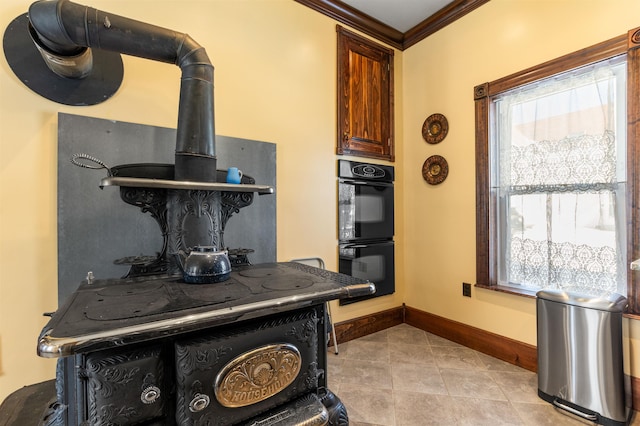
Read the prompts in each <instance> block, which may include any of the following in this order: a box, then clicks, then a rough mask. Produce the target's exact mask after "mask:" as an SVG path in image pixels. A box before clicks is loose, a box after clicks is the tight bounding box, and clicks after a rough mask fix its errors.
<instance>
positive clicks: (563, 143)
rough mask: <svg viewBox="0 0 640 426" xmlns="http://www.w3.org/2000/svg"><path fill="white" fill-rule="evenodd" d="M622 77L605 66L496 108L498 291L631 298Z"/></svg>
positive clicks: (620, 70) (620, 69)
mask: <svg viewBox="0 0 640 426" xmlns="http://www.w3.org/2000/svg"><path fill="white" fill-rule="evenodd" d="M625 70H626V67H625V66H624V63H609V62H607V63H603V64H598V65H596V66H592V67H590V68H589V69H581V70H578V71H574V72H572V73H568V74H562V75H561V76H558V77H554V78H552V79H548V80H546V81H544V82H542V83H540V82H538V83H535V84H534V85H530V86H526V87H524V88H522V89H519V90H517V91H512V92H509V93H507V94H505V95H503V96H501V97H500V98H499V99H497V100H496V103H495V112H496V115H495V116H496V137H497V140H496V147H497V150H496V151H495V153H494V156H495V158H496V160H497V162H496V163H497V166H496V163H494V167H495V169H494V170H495V171H494V173H493V178H494V190H495V191H496V194H497V200H498V205H497V214H498V217H499V218H500V226H499V252H500V253H501V256H500V258H499V261H498V269H499V280H500V282H501V284H507V285H521V286H524V287H528V288H534V289H537V288H565V289H572V290H578V291H582V292H589V293H601V292H618V293H622V294H625V293H626V273H625V272H626V271H625V265H626V259H625V250H624V247H625V243H626V242H625V240H626V234H625V223H626V221H625V202H624V193H625V191H624V189H625V188H624V187H625V185H624V181H625V175H626V173H625V143H624V142H625V137H624V136H625V134H624V130H623V129H624V128H625V126H624V121H625V115H626V114H625V111H624V105H625V100H624V93H625V89H624V88H625V82H624V79H625V76H624V72H625ZM621 94H622V96H621Z"/></svg>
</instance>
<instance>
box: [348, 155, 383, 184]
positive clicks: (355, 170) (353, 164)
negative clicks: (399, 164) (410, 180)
mask: <svg viewBox="0 0 640 426" xmlns="http://www.w3.org/2000/svg"><path fill="white" fill-rule="evenodd" d="M338 177H339V178H345V179H365V180H373V181H378V182H393V178H394V168H393V166H384V165H381V164H370V163H359V162H357V161H348V160H338Z"/></svg>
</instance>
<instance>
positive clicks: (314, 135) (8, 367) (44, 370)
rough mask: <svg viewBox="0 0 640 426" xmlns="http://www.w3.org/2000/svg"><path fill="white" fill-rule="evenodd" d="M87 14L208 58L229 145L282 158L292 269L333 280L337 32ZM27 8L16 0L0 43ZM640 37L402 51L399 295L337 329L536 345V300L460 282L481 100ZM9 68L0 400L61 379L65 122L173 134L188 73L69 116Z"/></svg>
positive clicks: (482, 37)
mask: <svg viewBox="0 0 640 426" xmlns="http://www.w3.org/2000/svg"><path fill="white" fill-rule="evenodd" d="M82 3H86V4H90V5H91V6H93V7H96V8H99V9H103V10H108V11H110V12H114V13H117V14H120V15H125V16H129V17H133V18H137V19H140V20H144V21H146V22H150V23H154V24H156V25H160V26H164V27H168V28H171V29H174V30H176V31H181V32H188V33H189V34H190V35H191V36H192V37H193V38H194V39H195V40H196V41H198V42H199V43H200V44H202V45H203V46H205V47H206V49H207V52H208V53H209V56H210V57H211V59H212V61H213V63H214V65H215V67H216V71H215V73H216V74H215V102H216V131H217V133H218V134H221V135H228V136H235V137H241V138H249V139H258V140H265V141H270V142H274V143H276V144H277V156H278V175H277V180H278V185H277V197H278V205H277V209H278V218H277V219H278V221H277V226H278V232H277V236H278V259H279V260H283V261H284V260H288V259H291V258H297V257H309V256H320V257H322V258H324V260H325V261H326V263H327V267H328V268H329V269H332V270H335V269H336V268H337V252H336V243H337V238H336V218H335V216H336V215H335V212H336V193H335V191H336V182H335V162H336V156H335V154H334V153H335V148H334V146H335V134H334V133H335V128H336V123H335V116H336V109H335V103H336V102H335V88H336V80H335V79H336V77H335V74H336V72H335V67H336V64H335V56H336V48H335V44H336V43H335V38H336V35H335V34H336V33H335V24H336V22H335V21H332V20H331V19H329V18H326V17H324V16H322V15H320V14H319V13H317V12H314V11H312V10H311V9H309V8H307V7H305V6H301V5H299V4H298V3H296V2H294V1H292V0H200V1H197V0H182V1H180V2H178V1H175V0H174V1H160V0H137V1H124V0H111V1H107V0H95V1H86V2H82ZM29 4H30V1H29V0H4V1H3V2H2V6H1V7H0V27H1V28H2V30H3V31H4V28H6V26H7V25H8V24H9V22H10V21H11V20H12V19H14V18H15V17H16V16H18V15H19V14H22V13H24V12H25V11H26V9H27V7H28V5H29ZM629 11H630V12H629ZM638 25H640V4H639V3H638V2H637V1H636V0H616V1H614V2H611V1H610V0H572V1H569V0H564V1H563V0H555V1H545V0H537V1H526V0H492V1H491V2H490V3H488V4H486V5H484V6H482V7H481V8H480V9H478V10H476V11H474V12H473V13H472V14H471V15H469V16H467V17H465V18H463V19H462V20H460V21H458V22H456V23H454V24H453V25H451V26H449V27H447V28H445V29H444V30H441V31H439V32H438V33H436V34H435V35H432V36H431V37H429V38H427V39H426V40H424V41H422V42H421V43H419V44H417V45H415V46H413V47H411V48H410V49H408V50H407V51H405V52H399V51H396V56H395V69H396V98H395V100H396V106H395V113H396V143H397V148H396V154H397V155H396V158H397V161H396V163H395V166H396V171H397V185H396V203H397V204H396V205H397V213H396V234H397V235H396V241H397V266H396V267H397V284H398V291H397V293H396V294H395V295H393V296H385V297H383V298H380V299H375V300H372V301H367V302H363V303H358V304H355V305H350V306H348V307H344V308H339V307H338V306H337V305H335V304H334V306H333V316H334V320H335V321H342V320H346V319H350V318H353V317H356V316H360V315H364V314H367V313H372V312H377V311H380V310H384V309H388V308H391V307H395V306H399V305H400V304H401V303H402V302H406V303H407V304H408V305H410V306H412V307H415V308H418V309H422V310H425V311H428V312H432V313H434V314H437V315H441V316H444V317H447V318H450V319H453V320H455V321H460V322H463V323H467V324H471V325H474V326H476V327H480V328H483V329H486V330H489V331H492V332H494V333H498V334H501V335H504V336H507V337H511V338H514V339H516V340H520V341H524V342H527V343H531V344H535V306H534V303H533V302H532V301H531V300H526V299H523V298H520V297H515V296H509V295H504V294H499V293H495V292H490V291H483V290H478V289H474V291H473V297H472V298H471V299H469V298H463V297H462V296H461V282H463V281H466V282H471V283H473V282H474V279H475V252H474V250H475V240H474V235H475V234H474V231H475V222H474V221H475V205H474V188H475V187H474V184H475V183H474V147H473V138H474V135H473V97H472V93H473V92H472V88H473V86H475V85H476V84H479V83H482V82H485V81H490V80H493V79H496V78H499V77H501V76H503V75H506V74H509V73H511V72H515V71H518V70H520V69H522V68H526V67H528V66H531V65H535V64H537V63H540V62H543V61H546V60H548V59H552V58H554V57H557V56H559V55H562V54H564V53H568V52H571V51H574V50H577V49H580V48H582V47H586V46H589V45H591V44H594V43H596V42H599V41H602V40H604V39H607V38H611V37H613V36H616V35H619V34H621V33H623V32H626V30H627V29H629V28H632V27H635V26H638ZM1 56H2V59H0V400H2V399H4V398H5V397H6V395H8V394H9V393H11V392H13V391H14V390H16V389H17V388H19V387H21V386H23V385H27V384H31V383H35V382H39V381H42V380H46V379H49V378H52V377H53V376H54V363H53V362H52V361H51V360H45V359H42V358H38V357H37V356H36V355H35V347H36V337H37V335H38V334H39V332H40V330H41V329H42V327H43V326H44V325H45V323H46V318H43V317H42V316H41V314H42V312H47V311H52V310H55V309H56V307H57V306H56V305H57V304H56V285H57V283H56V275H57V271H56V238H57V236H56V227H57V226H56V225H57V224H56V167H57V163H56V162H57V159H56V149H57V148H56V143H57V138H56V126H57V117H56V115H57V113H58V112H65V113H72V114H80V115H86V116H92V117H99V118H106V119H113V120H118V121H130V122H136V123H142V124H149V125H156V126H165V127H175V122H176V114H177V96H178V80H179V69H178V68H177V67H173V66H170V65H166V64H159V63H155V62H150V61H145V60H140V59H136V58H131V57H124V63H125V78H124V81H123V85H122V88H121V89H120V90H119V91H118V93H117V94H116V95H115V96H114V97H113V98H112V99H110V100H109V101H107V102H105V103H103V104H101V105H97V106H93V107H67V106H63V105H59V104H55V103H53V102H50V101H47V100H46V99H43V98H41V97H40V96H38V95H36V94H33V93H32V92H30V91H29V90H28V89H26V88H25V87H24V86H23V85H22V84H21V83H20V82H19V81H18V79H17V78H16V77H15V76H14V75H13V73H12V72H11V71H10V69H9V67H8V64H7V62H6V60H5V59H4V56H3V55H1ZM435 112H439V113H442V114H445V115H446V116H447V118H448V119H449V125H450V132H449V135H448V136H447V138H446V139H445V140H444V142H442V143H441V144H439V145H435V146H431V145H427V144H426V143H425V142H424V141H423V140H422V138H421V134H420V129H421V126H422V122H423V121H424V119H425V118H426V117H427V116H428V115H430V114H432V113H435ZM433 154H439V155H443V156H445V157H446V158H447V160H448V161H449V165H450V174H449V177H448V179H447V180H446V181H445V182H444V183H443V184H441V185H439V186H436V187H431V186H429V185H427V184H426V183H425V182H424V181H423V180H422V177H421V174H420V170H421V167H422V162H423V161H424V160H425V159H426V158H427V157H428V156H429V155H433ZM634 323H635V322H634ZM630 334H631V335H632V337H633V336H634V335H638V336H640V327H636V326H635V324H632V325H631V327H630ZM635 341H636V340H635V339H631V343H632V345H633V343H634V342H635Z"/></svg>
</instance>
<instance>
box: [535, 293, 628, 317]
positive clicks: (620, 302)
mask: <svg viewBox="0 0 640 426" xmlns="http://www.w3.org/2000/svg"><path fill="white" fill-rule="evenodd" d="M536 296H537V297H538V299H544V300H550V301H552V302H560V303H566V304H567V305H574V306H580V307H583V308H590V309H597V310H600V311H607V312H624V311H625V309H626V307H627V298H626V297H624V296H622V295H621V294H618V293H612V292H601V293H594V294H590V293H587V292H586V291H575V290H571V289H566V290H559V289H542V290H539V291H538V292H537V293H536Z"/></svg>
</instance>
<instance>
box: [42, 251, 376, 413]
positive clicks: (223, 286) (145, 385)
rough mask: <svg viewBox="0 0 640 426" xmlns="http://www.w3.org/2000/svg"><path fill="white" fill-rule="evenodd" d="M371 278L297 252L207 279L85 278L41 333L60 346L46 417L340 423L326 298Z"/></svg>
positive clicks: (358, 291) (46, 351) (52, 348)
mask: <svg viewBox="0 0 640 426" xmlns="http://www.w3.org/2000/svg"><path fill="white" fill-rule="evenodd" d="M371 291H373V286H372V285H371V284H370V283H368V282H362V280H358V279H355V278H352V277H349V276H346V275H343V274H337V273H333V272H329V271H326V270H323V269H319V268H315V267H311V266H307V265H303V264H298V263H272V264H260V265H247V266H243V267H238V268H236V269H235V270H234V271H233V272H232V274H231V278H230V279H229V280H227V281H225V282H223V283H218V284H214V285H190V284H185V283H182V282H181V280H180V278H179V277H176V276H173V277H172V276H156V277H144V278H127V279H112V280H94V281H92V282H87V281H85V282H83V283H82V284H81V286H80V288H79V289H78V291H77V292H75V293H74V294H73V295H72V296H71V297H70V299H69V301H68V302H67V303H66V304H65V305H64V306H63V307H61V308H60V309H59V310H58V311H57V312H56V313H55V314H54V316H53V317H52V318H51V321H50V322H49V324H48V325H47V326H46V327H45V328H44V329H43V332H42V334H41V336H40V338H39V345H38V351H39V354H40V355H41V356H43V357H61V359H60V360H59V364H58V365H59V369H58V375H57V382H56V397H55V399H54V401H52V403H51V405H50V412H49V414H48V416H47V418H46V419H44V424H51V425H129V424H145V425H147V424H148V425H171V424H176V425H232V424H256V425H258V424H259V425H276V424H278V425H292V424H318V425H322V424H343V425H346V424H348V419H347V413H346V409H345V408H344V406H343V405H342V403H341V402H340V400H339V399H338V398H337V397H336V396H335V395H333V394H332V393H331V392H330V391H329V390H328V389H327V388H326V354H327V351H326V347H327V313H326V310H325V309H326V308H325V306H326V304H325V302H327V301H328V300H331V299H336V298H340V297H350V296H357V295H362V294H369V293H370V292H371Z"/></svg>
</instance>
